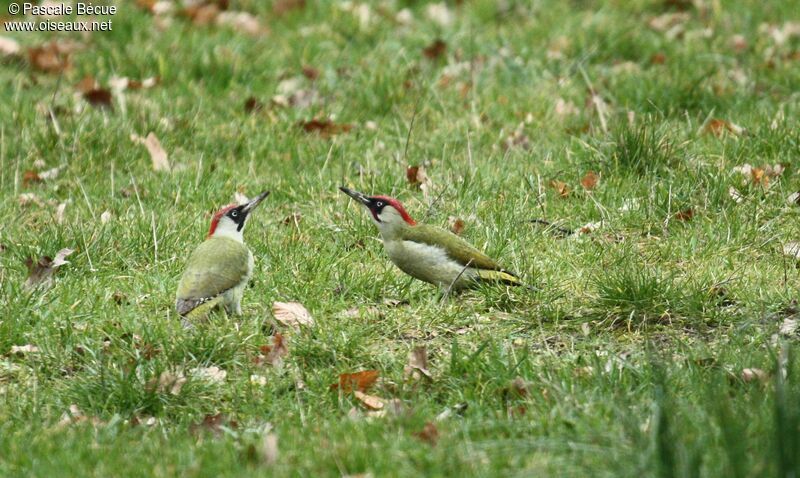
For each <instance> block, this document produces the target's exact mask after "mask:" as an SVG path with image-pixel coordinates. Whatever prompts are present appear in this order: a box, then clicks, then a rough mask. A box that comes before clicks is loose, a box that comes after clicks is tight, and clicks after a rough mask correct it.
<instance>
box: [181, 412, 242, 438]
mask: <svg viewBox="0 0 800 478" xmlns="http://www.w3.org/2000/svg"><path fill="white" fill-rule="evenodd" d="M238 427H239V424H238V423H237V422H236V420H228V418H227V417H226V416H225V415H223V414H222V413H217V414H215V415H206V416H204V417H203V420H202V421H201V422H198V423H193V424H191V425H190V426H189V432H191V433H192V434H193V435H197V434H198V433H200V432H204V431H206V432H211V433H213V434H214V435H215V436H220V435H222V434H223V433H224V432H225V429H226V428H228V429H236V428H238Z"/></svg>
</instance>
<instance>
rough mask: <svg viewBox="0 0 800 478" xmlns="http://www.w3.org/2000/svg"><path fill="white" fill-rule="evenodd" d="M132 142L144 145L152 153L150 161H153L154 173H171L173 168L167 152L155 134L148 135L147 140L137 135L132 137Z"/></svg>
mask: <svg viewBox="0 0 800 478" xmlns="http://www.w3.org/2000/svg"><path fill="white" fill-rule="evenodd" d="M131 140H132V141H133V142H134V143H139V144H143V145H144V147H145V148H147V152H149V153H150V159H151V160H152V161H153V171H166V172H169V171H170V169H171V167H170V165H169V159H168V157H167V152H166V151H164V148H163V147H162V146H161V142H160V141H159V140H158V138H157V137H156V135H155V133H153V132H150V133H148V135H147V137H146V138H142V137H141V136H138V135H136V134H133V135H131Z"/></svg>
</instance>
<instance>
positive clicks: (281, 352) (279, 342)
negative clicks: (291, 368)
mask: <svg viewBox="0 0 800 478" xmlns="http://www.w3.org/2000/svg"><path fill="white" fill-rule="evenodd" d="M261 354H262V357H263V358H262V359H260V362H261V363H268V364H270V365H272V366H273V367H280V366H281V365H283V357H285V356H287V355H289V348H288V347H287V346H286V339H285V338H284V337H283V334H281V333H280V332H275V335H273V336H272V345H262V346H261Z"/></svg>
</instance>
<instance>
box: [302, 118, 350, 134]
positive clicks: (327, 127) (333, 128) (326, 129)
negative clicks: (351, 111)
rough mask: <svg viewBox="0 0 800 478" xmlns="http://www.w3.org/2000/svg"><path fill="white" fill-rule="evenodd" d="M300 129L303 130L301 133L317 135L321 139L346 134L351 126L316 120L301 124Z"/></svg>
mask: <svg viewBox="0 0 800 478" xmlns="http://www.w3.org/2000/svg"><path fill="white" fill-rule="evenodd" d="M300 127H301V128H303V131H305V132H306V133H317V134H319V135H320V136H322V137H323V138H329V137H331V136H334V135H337V134H342V133H347V132H348V131H350V130H351V129H353V125H351V124H347V123H334V122H333V121H331V120H329V119H316V118H315V119H312V120H309V121H303V122H301V123H300Z"/></svg>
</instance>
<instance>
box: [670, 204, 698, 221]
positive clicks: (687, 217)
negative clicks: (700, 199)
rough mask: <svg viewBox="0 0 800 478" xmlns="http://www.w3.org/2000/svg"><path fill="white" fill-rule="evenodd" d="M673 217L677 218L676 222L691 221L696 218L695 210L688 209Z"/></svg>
mask: <svg viewBox="0 0 800 478" xmlns="http://www.w3.org/2000/svg"><path fill="white" fill-rule="evenodd" d="M673 217H674V218H675V220H676V221H691V220H692V218H693V217H694V209H692V208H690V207H689V208H686V209H684V210H682V211H679V212H677V213H675V215H674V216H673Z"/></svg>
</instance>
